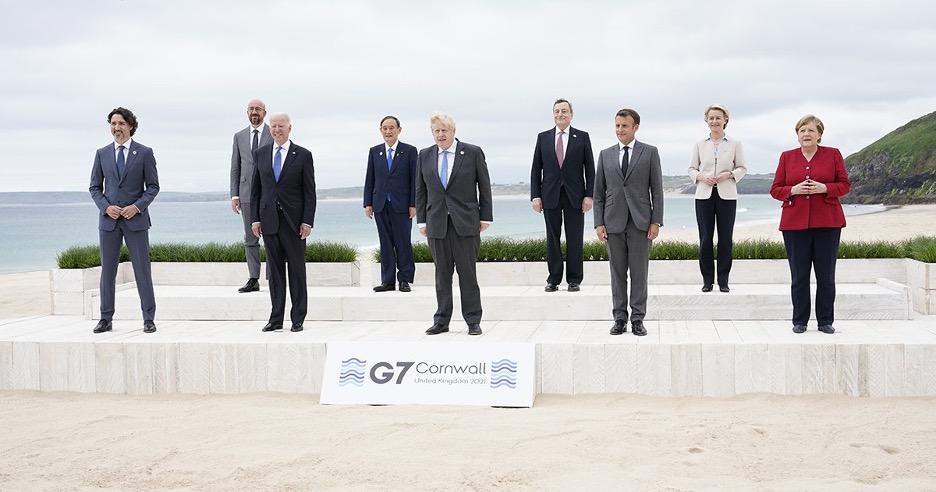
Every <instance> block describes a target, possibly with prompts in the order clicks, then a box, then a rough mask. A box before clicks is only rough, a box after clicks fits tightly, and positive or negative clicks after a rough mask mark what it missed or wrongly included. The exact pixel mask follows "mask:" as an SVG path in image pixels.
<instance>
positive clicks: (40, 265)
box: [0, 192, 883, 273]
mask: <svg viewBox="0 0 936 492" xmlns="http://www.w3.org/2000/svg"><path fill="white" fill-rule="evenodd" d="M43 194H44V193H17V194H4V193H0V195H4V196H0V230H2V231H4V233H5V235H6V237H5V238H4V239H3V240H2V241H0V273H13V272H28V271H37V270H48V269H50V268H55V265H56V257H57V255H58V253H59V252H61V251H62V250H64V249H66V248H68V247H71V246H75V245H86V244H97V241H98V230H97V223H98V211H97V208H96V207H95V206H94V204H93V203H92V201H91V197H90V196H88V197H87V199H86V200H83V199H78V198H79V197H80V195H77V194H74V193H70V194H69V195H68V196H70V197H74V198H70V199H69V200H68V201H65V202H61V197H60V195H57V194H54V193H51V192H50V193H48V200H43ZM665 203H666V207H665V215H664V220H663V221H664V231H665V230H667V229H670V230H671V229H687V228H689V229H695V227H696V220H695V205H694V199H693V197H692V196H691V195H668V196H666V202H665ZM845 208H846V214H847V215H860V214H865V213H872V212H877V211H880V210H883V206H881V205H848V206H846V207H845ZM150 217H151V220H152V222H153V227H152V229H150V243H166V242H185V243H207V242H225V243H231V242H238V241H242V240H243V226H242V222H241V217H240V216H239V215H236V214H235V213H234V212H233V211H232V210H231V207H230V202H229V201H227V200H193V201H160V199H159V197H157V198H156V200H155V201H154V202H153V204H152V205H151V206H150ZM585 217H586V219H585V237H586V239H591V238H592V237H594V235H593V233H592V232H591V231H592V229H593V226H592V223H593V221H592V214H591V213H588V214H586V216H585ZM779 219H780V203H779V202H778V201H776V200H774V199H773V198H772V197H770V196H769V195H742V196H741V198H740V200H739V202H738V211H737V216H736V221H735V223H736V225H741V224H752V223H778V222H779ZM414 222H415V221H414ZM544 227H545V226H544V224H543V218H542V216H541V215H539V214H537V213H535V212H533V211H532V210H531V208H530V202H529V198H528V197H526V196H495V197H494V223H493V224H492V226H491V228H490V229H488V230H487V231H486V232H485V233H484V237H495V236H498V237H511V238H523V239H526V238H539V237H544V236H545V232H544ZM412 238H413V241H414V242H419V241H425V238H423V237H422V236H421V235H420V234H419V232H418V231H417V230H416V227H415V223H414V226H413V231H412ZM311 240H312V241H338V242H344V243H348V244H351V245H353V246H355V247H357V248H361V249H365V248H374V247H376V246H377V244H378V240H377V228H376V226H375V225H374V222H373V221H372V220H369V219H367V218H366V217H365V216H364V212H363V209H362V205H361V200H360V199H357V198H355V199H350V198H349V199H328V200H319V201H318V206H317V209H316V214H315V227H314V230H313V232H312V236H311Z"/></svg>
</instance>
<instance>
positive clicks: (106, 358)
mask: <svg viewBox="0 0 936 492" xmlns="http://www.w3.org/2000/svg"><path fill="white" fill-rule="evenodd" d="M627 336H630V335H627ZM326 345H327V344H326V343H303V342H299V343H191V342H185V343H181V342H180V343H159V342H154V343H129V342H127V343H120V342H98V343H90V342H34V341H33V342H30V341H12V342H11V341H4V342H0V390H37V391H73V392H86V393H87V392H91V393H93V392H98V393H115V394H130V395H146V394H166V393H189V394H216V393H217V394H228V393H255V392H267V391H270V392H280V393H305V394H317V393H319V392H320V390H321V383H322V374H323V364H324V360H325V351H326ZM536 359H537V370H536V373H537V381H536V388H537V393H546V394H565V395H578V394H591V393H636V394H642V395H652V396H677V397H679V396H690V397H702V396H706V397H726V396H733V395H738V394H746V393H775V394H781V395H805V394H838V395H849V396H860V397H905V396H936V344H913V343H911V344H834V343H822V344H753V343H752V344H740V343H739V344H725V343H722V344H695V343H694V344H646V345H643V344H638V343H619V344H600V343H596V344H584V343H579V344H572V343H570V344H562V343H544V344H537V348H536Z"/></svg>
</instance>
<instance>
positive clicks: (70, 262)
mask: <svg viewBox="0 0 936 492" xmlns="http://www.w3.org/2000/svg"><path fill="white" fill-rule="evenodd" d="M260 259H261V261H265V260H266V252H265V251H264V249H263V248H260ZM305 259H306V261H308V262H313V263H345V262H353V261H355V260H357V250H356V249H355V248H354V246H351V245H349V244H344V243H334V242H313V243H308V245H307V246H306V250H305ZM150 260H151V261H153V262H179V263H192V262H206V263H241V262H244V261H246V258H245V257H244V245H243V244H242V243H230V244H222V243H207V244H185V243H162V244H153V245H152V246H150ZM120 261H122V262H124V261H130V253H129V252H128V251H127V247H126V246H124V247H122V248H121V249H120ZM100 265H101V258H100V253H99V251H98V247H97V245H88V246H72V247H71V248H68V249H66V250H65V251H62V252H61V253H59V255H58V266H59V268H91V267H96V266H100Z"/></svg>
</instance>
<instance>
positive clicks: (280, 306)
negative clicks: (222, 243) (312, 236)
mask: <svg viewBox="0 0 936 492" xmlns="http://www.w3.org/2000/svg"><path fill="white" fill-rule="evenodd" d="M278 215H279V230H278V231H277V232H276V234H264V235H263V245H264V246H265V247H266V255H267V259H266V261H267V278H268V280H269V283H270V302H271V303H272V304H273V309H272V310H271V311H270V321H271V322H273V323H282V322H283V317H284V316H285V311H286V278H287V275H286V274H287V272H288V273H289V300H290V301H291V302H292V309H290V311H289V319H290V320H292V322H293V324H296V325H301V324H302V323H303V321H305V317H306V310H307V307H308V299H309V298H308V292H307V291H306V269H305V246H306V242H305V240H304V239H299V226H298V225H296V226H295V227H293V226H292V225H290V223H289V221H288V220H286V217H285V216H284V215H283V212H282V211H280V212H279V213H278ZM287 265H288V270H287Z"/></svg>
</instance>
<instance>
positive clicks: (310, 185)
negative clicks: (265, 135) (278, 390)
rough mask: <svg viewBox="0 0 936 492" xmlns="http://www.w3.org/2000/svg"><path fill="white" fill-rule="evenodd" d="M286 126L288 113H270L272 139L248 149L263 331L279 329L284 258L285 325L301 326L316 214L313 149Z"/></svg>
mask: <svg viewBox="0 0 936 492" xmlns="http://www.w3.org/2000/svg"><path fill="white" fill-rule="evenodd" d="M291 130H292V124H291V123H290V120H289V115H287V114H284V113H279V114H274V115H272V116H270V133H271V134H272V135H273V143H272V144H270V145H266V146H263V147H260V148H258V149H257V150H255V151H254V153H253V158H254V163H255V166H254V176H253V186H252V188H251V196H250V204H251V212H250V214H251V215H250V216H251V220H252V224H251V228H252V230H253V233H254V235H255V236H257V237H261V236H263V244H264V246H265V247H266V254H267V276H268V277H269V282H270V301H271V303H272V305H273V308H272V310H271V312H270V321H269V322H268V323H267V324H266V326H264V327H263V331H274V330H281V329H283V317H284V314H285V311H286V277H287V269H286V266H287V264H288V265H289V270H288V273H289V298H290V301H291V302H292V309H291V310H290V312H289V318H290V320H291V321H292V328H291V329H290V331H302V323H303V322H304V321H305V316H306V308H307V305H308V294H307V292H306V269H305V246H306V238H307V237H309V234H312V226H313V221H314V219H315V169H314V168H313V167H312V153H311V152H309V151H308V150H306V149H304V148H302V147H300V146H298V145H296V144H294V143H292V141H290V140H289V132H290V131H291Z"/></svg>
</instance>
